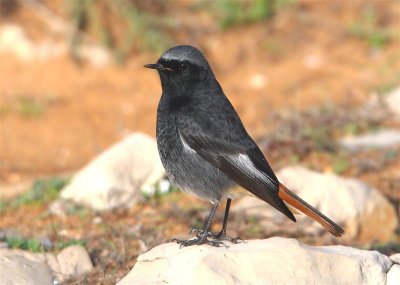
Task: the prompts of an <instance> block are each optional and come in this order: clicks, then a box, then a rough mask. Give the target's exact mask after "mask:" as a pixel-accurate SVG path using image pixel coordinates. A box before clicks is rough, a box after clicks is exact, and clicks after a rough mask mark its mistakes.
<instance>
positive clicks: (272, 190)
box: [145, 45, 344, 246]
mask: <svg viewBox="0 0 400 285" xmlns="http://www.w3.org/2000/svg"><path fill="white" fill-rule="evenodd" d="M145 67H147V68H152V69H156V70H158V72H159V75H160V79H161V86H162V95H161V99H160V103H159V105H158V110H157V144H158V151H159V153H160V157H161V161H162V163H163V165H164V167H165V170H166V172H167V175H168V177H169V178H170V180H171V181H172V183H174V184H176V185H177V186H179V187H180V188H181V189H182V190H184V191H187V192H190V193H193V194H195V195H197V196H198V197H200V198H202V199H205V200H208V201H210V202H211V203H212V209H211V212H210V215H209V217H208V219H207V221H206V223H205V225H204V228H203V229H202V230H197V229H196V231H197V232H198V233H197V235H196V238H193V239H189V240H179V239H174V240H175V241H177V242H178V243H179V244H181V246H190V245H194V244H210V245H213V246H219V245H221V244H223V243H222V241H221V240H229V241H231V242H234V243H237V242H238V241H239V238H230V237H228V236H227V235H226V226H227V221H228V215H229V207H230V204H231V199H233V198H234V197H236V196H237V195H236V194H237V192H235V191H233V190H232V189H237V188H238V187H237V185H240V186H242V187H243V188H244V189H246V190H247V191H243V192H247V193H248V195H253V196H256V197H258V198H260V199H262V200H264V201H265V202H267V203H269V204H270V205H271V206H272V207H274V208H275V209H277V210H278V211H280V212H281V213H283V214H284V215H286V216H287V217H288V218H289V219H291V220H292V221H294V222H295V221H296V219H295V217H294V215H293V213H292V212H291V211H290V210H289V208H288V206H287V205H286V204H285V203H287V204H289V205H290V206H292V207H294V208H296V209H298V210H299V211H301V212H303V213H304V214H306V215H308V216H309V217H311V218H312V219H314V220H315V221H317V222H318V223H320V224H321V225H322V226H323V227H324V228H325V229H326V230H328V231H329V232H330V233H332V234H333V235H335V236H341V235H343V234H344V230H343V229H342V228H341V227H339V226H338V225H337V224H336V223H334V222H333V221H332V220H330V219H329V218H328V217H326V216H325V215H323V214H322V213H321V212H319V211H318V210H316V209H315V208H314V207H312V206H311V205H309V204H308V203H307V202H305V201H304V200H302V199H301V198H300V197H298V196H297V195H296V194H294V193H292V192H291V191H289V189H287V188H286V187H285V186H284V185H282V184H281V183H280V182H279V181H278V179H277V178H276V176H275V174H274V172H273V171H272V169H271V167H270V166H269V164H268V162H267V160H266V159H265V157H264V155H263V153H262V152H261V151H260V149H259V148H258V146H257V145H256V143H255V142H254V140H253V139H252V138H251V137H250V136H249V135H248V134H247V131H246V129H245V128H244V126H243V124H242V122H241V120H240V118H239V116H238V114H237V113H236V111H235V109H234V108H233V106H232V104H231V103H230V102H229V100H228V98H226V96H225V94H224V92H223V90H222V88H221V86H220V85H219V83H218V81H217V80H216V78H215V76H214V73H213V71H212V69H211V67H210V65H209V64H208V62H207V60H206V59H205V58H204V56H203V55H202V53H201V52H200V51H199V50H197V49H196V48H194V47H192V46H188V45H181V46H176V47H174V48H171V49H169V50H167V51H166V52H165V53H164V54H163V55H162V56H161V58H160V59H159V60H158V61H157V63H155V64H147V65H145ZM235 186H236V187H235ZM222 198H227V204H226V208H225V217H224V221H223V226H222V230H221V231H220V232H219V233H211V232H209V229H210V225H211V221H212V219H213V217H214V214H215V211H216V209H217V207H218V205H219V203H220V201H221V199H222Z"/></svg>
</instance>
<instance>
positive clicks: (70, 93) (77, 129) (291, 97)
mask: <svg viewBox="0 0 400 285" xmlns="http://www.w3.org/2000/svg"><path fill="white" fill-rule="evenodd" d="M0 19H1V21H0V94H1V99H0V120H1V125H0V190H1V191H0V215H1V216H0V268H1V269H0V278H3V277H4V276H6V275H7V278H8V277H10V278H14V279H7V280H6V281H7V282H6V283H8V284H11V283H10V282H15V284H19V283H21V282H22V281H21V280H24V279H23V278H24V277H26V276H27V277H26V278H28V279H25V280H29V278H33V277H32V274H33V275H34V276H35V278H39V279H31V280H34V281H35V282H37V284H47V283H48V282H55V284H56V283H60V284H115V283H116V282H118V281H119V280H121V279H122V278H123V277H124V276H125V275H126V274H127V273H128V272H129V271H130V270H131V268H132V267H133V266H134V265H135V263H136V262H137V258H138V256H139V255H140V254H142V253H145V252H147V251H148V250H150V249H151V248H153V247H154V246H156V245H159V244H162V243H166V242H168V241H170V240H171V239H172V238H173V237H178V236H179V237H187V236H188V232H189V228H190V227H193V226H197V227H198V226H201V225H202V222H203V220H204V219H205V218H206V216H207V214H208V211H209V203H208V202H204V201H200V200H198V199H197V198H195V197H191V196H188V195H185V194H183V193H181V192H180V191H178V189H176V188H174V187H173V186H172V185H170V183H169V182H168V180H167V179H166V177H165V174H164V170H163V168H162V166H161V164H160V161H159V158H158V154H157V149H156V144H155V141H154V137H155V117H156V108H157V103H158V100H159V98H160V94H161V90H160V84H159V79H158V76H157V74H156V73H155V72H152V71H149V70H146V69H144V68H143V65H144V64H146V63H152V62H155V61H156V60H157V59H158V57H159V56H160V54H161V53H162V52H163V51H165V50H166V49H167V48H169V47H172V46H174V45H177V44H191V45H195V46H197V47H198V48H199V49H201V50H202V51H203V52H204V53H205V55H206V57H207V58H208V59H209V61H210V64H211V66H212V67H213V69H214V71H215V73H216V76H217V78H218V80H219V82H220V83H221V85H222V86H223V88H224V91H225V93H226V95H227V96H228V97H229V99H230V100H231V102H232V103H233V105H234V106H235V107H236V109H237V111H238V113H239V114H240V116H241V118H242V120H243V122H244V124H245V125H246V127H247V129H248V131H249V133H250V134H251V135H252V136H253V137H254V138H255V139H256V141H257V143H258V144H259V145H260V147H261V149H262V150H263V152H264V153H265V155H266V157H267V158H268V160H269V161H270V163H271V166H272V167H273V169H275V170H276V171H277V172H278V173H279V177H280V179H282V181H284V183H285V184H287V186H288V187H290V188H292V189H293V191H295V192H297V193H298V194H299V195H300V196H301V197H303V198H304V199H305V200H307V201H309V202H310V204H312V205H315V206H316V207H317V208H319V209H321V210H322V211H323V212H324V213H326V214H327V215H328V216H330V217H331V218H332V219H334V220H336V221H337V222H338V223H340V224H341V225H343V227H344V228H345V229H346V235H345V236H344V237H343V238H340V239H337V238H334V237H332V236H330V235H329V234H327V233H326V232H324V231H323V230H322V229H321V228H320V227H319V226H318V225H316V224H315V223H313V222H311V221H310V220H309V219H307V218H302V217H299V219H298V220H299V221H298V223H296V224H294V223H292V222H290V221H287V220H286V219H285V218H284V217H283V216H282V215H280V214H279V213H277V212H276V211H274V210H273V209H272V208H270V207H269V206H267V205H265V204H263V203H259V202H258V201H257V200H255V199H253V198H248V199H247V198H246V199H242V200H240V201H234V202H233V209H232V215H231V217H230V222H229V225H228V234H229V235H231V236H240V237H242V238H244V239H265V238H269V237H273V236H281V237H291V238H296V239H298V240H300V241H301V242H304V243H307V244H309V245H337V244H341V245H347V246H351V247H356V248H359V249H368V250H378V251H379V252H380V253H382V254H384V255H386V256H393V255H394V254H395V253H399V252H400V237H399V234H400V226H399V205H400V32H399V31H400V2H399V1H395V0H393V1H392V0H387V1H378V0H375V1H368V0H366V1H361V0H356V1H307V0H243V1H230V0H214V1H197V0H176V1H173V0H167V1H165V0H153V1H140V0H102V1H94V0H81V1H77V0H76V1H75V0H0ZM222 219H223V207H221V209H219V211H218V213H217V215H216V218H215V225H214V228H213V229H214V230H215V231H217V230H218V229H219V226H220V223H221V222H222ZM276 241H277V240H275V241H274V242H276ZM278 241H279V240H278ZM278 243H279V242H278ZM283 243H285V242H283ZM346 254H350V253H348V252H347V253H346ZM381 260H385V261H384V262H383V263H385V264H386V265H385V266H386V267H384V268H386V269H387V270H388V268H389V267H390V266H389V261H388V260H389V259H383V257H382V258H381ZM392 260H393V262H394V263H395V262H397V263H400V260H399V259H398V257H397V259H396V258H394V257H392ZM394 260H397V261H394ZM338 262H339V261H338ZM398 267H399V268H398V269H397V270H398V273H396V274H400V273H399V272H400V266H399V265H398ZM24 268H25V269H24ZM26 268H28V270H26ZM386 269H385V270H386ZM29 270H30V271H29ZM338 270H339V269H338ZM39 271H40V272H42V274H37V272H39ZM10 272H11V273H10ZM35 273H36V274H35ZM392 276H394V275H393V274H392ZM399 276H400V275H399ZM4 278H5V277H4ZM18 278H22V279H18ZM40 278H42V279H40ZM393 278H394V277H393ZM54 280H55V281H54ZM343 280H344V279H343ZM346 280H350V279H346ZM359 280H361V279H359ZM393 280H394V279H393ZM3 281H4V280H3ZM362 281H363V280H362ZM364 281H365V280H364ZM32 282H33V281H32ZM349 282H350V281H349ZM353 282H354V281H353ZM365 282H366V281H365ZM50 284H51V283H50Z"/></svg>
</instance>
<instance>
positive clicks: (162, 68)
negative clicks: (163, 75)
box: [144, 63, 174, 71]
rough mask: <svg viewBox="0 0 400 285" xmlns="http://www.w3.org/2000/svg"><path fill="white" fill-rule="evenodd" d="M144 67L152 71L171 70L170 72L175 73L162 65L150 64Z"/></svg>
mask: <svg viewBox="0 0 400 285" xmlns="http://www.w3.org/2000/svg"><path fill="white" fill-rule="evenodd" d="M144 67H146V68H151V69H156V70H169V71H174V70H173V69H171V68H168V67H164V66H163V65H162V64H161V63H150V64H146V65H144Z"/></svg>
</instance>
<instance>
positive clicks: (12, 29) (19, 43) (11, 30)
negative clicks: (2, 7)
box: [0, 24, 35, 61]
mask: <svg viewBox="0 0 400 285" xmlns="http://www.w3.org/2000/svg"><path fill="white" fill-rule="evenodd" d="M34 52H35V44H34V43H32V42H31V41H30V40H29V39H28V38H27V36H26V34H25V31H24V30H23V28H22V27H20V26H18V25H14V24H7V25H3V26H2V27H1V30H0V53H13V54H14V55H15V56H17V57H18V58H19V59H21V60H23V61H30V60H31V59H32V58H33V57H34Z"/></svg>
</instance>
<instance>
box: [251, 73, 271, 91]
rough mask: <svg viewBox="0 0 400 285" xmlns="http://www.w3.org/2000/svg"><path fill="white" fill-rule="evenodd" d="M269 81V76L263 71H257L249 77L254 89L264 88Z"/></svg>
mask: <svg viewBox="0 0 400 285" xmlns="http://www.w3.org/2000/svg"><path fill="white" fill-rule="evenodd" d="M267 83H268V79H267V77H266V76H265V75H264V74H262V73H255V74H253V75H251V77H250V78H249V85H250V87H251V88H253V89H256V90H258V89H262V88H264V87H265V86H266V85H267Z"/></svg>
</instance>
